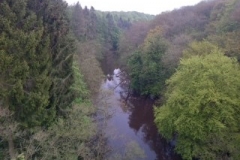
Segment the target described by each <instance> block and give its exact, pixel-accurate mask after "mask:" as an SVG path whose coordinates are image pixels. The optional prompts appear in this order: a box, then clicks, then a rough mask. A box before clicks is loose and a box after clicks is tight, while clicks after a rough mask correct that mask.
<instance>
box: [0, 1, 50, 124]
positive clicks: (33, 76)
mask: <svg viewBox="0 0 240 160" xmlns="http://www.w3.org/2000/svg"><path fill="white" fill-rule="evenodd" d="M0 24H1V25H0V30H1V33H0V46H1V47H0V48H1V51H0V52H1V53H0V57H1V58H0V70H1V81H0V84H1V86H2V87H0V95H1V99H2V103H3V104H4V106H5V107H7V108H9V109H11V110H12V111H14V114H15V118H16V120H18V121H20V122H21V124H22V125H23V126H25V127H31V126H35V125H41V124H42V123H44V122H47V121H51V120H52V119H53V117H52V115H53V114H54V111H53V110H51V109H47V108H46V106H48V105H49V92H48V91H49V89H50V85H51V79H50V77H49V74H50V70H49V67H50V55H49V52H48V51H49V50H48V48H49V39H48V38H44V37H43V35H44V27H43V23H42V21H41V19H38V18H37V16H36V15H35V14H34V13H33V12H32V11H31V10H29V9H28V8H27V0H19V1H11V0H5V1H3V2H1V3H0Z"/></svg>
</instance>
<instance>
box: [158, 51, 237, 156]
mask: <svg viewBox="0 0 240 160" xmlns="http://www.w3.org/2000/svg"><path fill="white" fill-rule="evenodd" d="M199 49H201V48H199ZM199 52H201V51H199ZM209 53H211V54H205V55H194V56H191V57H190V58H184V59H182V60H181V62H180V65H179V67H178V69H177V71H176V73H175V74H174V75H173V76H172V77H171V78H170V79H169V80H168V81H167V85H168V87H167V93H166V102H165V103H164V105H163V106H161V107H159V108H155V123H156V125H157V127H158V129H159V132H160V133H161V134H162V135H163V136H164V137H166V138H167V139H173V138H176V141H177V142H176V151H177V152H178V153H179V154H181V155H182V157H183V158H184V159H192V158H193V157H194V158H200V159H222V158H227V157H232V158H234V159H238V158H239V156H240V154H239V149H240V148H239V147H240V145H239V144H240V127H239V123H240V118H239V114H240V100H239V91H240V72H239V71H240V70H239V64H238V63H237V60H236V59H232V58H228V57H226V56H224V55H223V53H221V52H220V51H216V50H215V51H214V52H212V51H211V50H209ZM193 54H194V52H193Z"/></svg>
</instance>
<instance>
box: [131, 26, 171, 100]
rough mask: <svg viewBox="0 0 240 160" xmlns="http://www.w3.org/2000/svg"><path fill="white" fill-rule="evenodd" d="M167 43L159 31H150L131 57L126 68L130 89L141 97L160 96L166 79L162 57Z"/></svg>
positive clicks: (157, 29)
mask: <svg viewBox="0 0 240 160" xmlns="http://www.w3.org/2000/svg"><path fill="white" fill-rule="evenodd" d="M166 50H167V43H166V41H165V40H164V38H163V37H162V35H161V29H160V28H155V29H154V30H152V31H150V32H149V34H148V36H147V38H146V39H145V41H144V44H143V46H142V48H141V51H139V52H136V53H135V54H133V55H132V57H131V58H130V60H129V63H128V67H129V71H130V73H129V74H130V78H131V86H132V88H133V89H134V90H135V91H137V92H138V93H141V94H143V95H150V94H151V95H154V96H158V95H160V93H161V91H162V90H163V88H164V84H165V80H166V78H167V76H168V75H167V69H165V68H164V65H163V63H162V57H163V55H164V54H165V52H166Z"/></svg>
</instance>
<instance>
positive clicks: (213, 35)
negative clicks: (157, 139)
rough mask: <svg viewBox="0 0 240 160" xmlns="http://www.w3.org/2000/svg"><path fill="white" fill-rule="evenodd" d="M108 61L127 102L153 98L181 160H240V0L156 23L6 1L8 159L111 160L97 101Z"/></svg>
mask: <svg viewBox="0 0 240 160" xmlns="http://www.w3.org/2000/svg"><path fill="white" fill-rule="evenodd" d="M109 56H111V57H113V58H114V59H115V60H114V63H116V65H117V66H119V68H121V70H122V71H124V73H125V74H126V76H127V78H128V79H129V90H128V92H129V93H128V95H134V96H139V97H144V98H147V99H153V100H154V111H153V112H154V123H155V125H156V127H157V129H158V132H159V134H160V135H162V136H163V137H164V138H165V139H166V140H167V141H169V142H171V141H175V142H176V144H175V146H174V148H175V149H174V151H175V152H176V153H177V154H178V155H180V157H181V158H182V159H184V160H185V159H186V160H192V159H200V160H205V159H206V160H238V159H240V152H239V151H240V125H239V124H240V116H239V115H240V99H239V97H240V66H239V63H240V0H204V1H201V2H200V3H198V4H196V5H195V6H186V7H182V8H179V9H175V10H173V11H167V12H162V13H159V14H158V15H156V16H153V15H148V14H144V13H139V12H135V11H134V12H103V11H99V10H97V9H95V8H94V7H90V8H87V7H84V6H81V4H80V3H76V4H74V5H68V4H67V3H66V2H65V1H63V0H0V159H3V160H5V159H6V160H8V159H11V160H52V159H57V160H82V159H84V160H92V159H93V160H103V159H111V158H109V154H110V152H111V149H110V147H109V146H108V143H107V137H106V135H104V129H105V128H104V127H102V126H101V125H100V121H101V122H104V121H107V119H108V116H109V115H107V114H108V113H106V111H104V110H102V108H101V107H100V106H104V105H106V104H105V103H104V102H102V101H101V98H99V92H100V91H99V90H100V86H101V82H102V80H103V78H104V77H105V75H104V73H103V70H102V65H103V64H104V63H106V58H108V57H109ZM103 96H107V95H103ZM126 150H128V149H126ZM134 156H135V153H134V150H131V149H129V151H128V152H126V153H125V154H124V155H120V157H118V159H126V160H128V159H129V160H132V159H138V158H137V157H134ZM116 159H117V158H116Z"/></svg>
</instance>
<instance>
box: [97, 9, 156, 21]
mask: <svg viewBox="0 0 240 160" xmlns="http://www.w3.org/2000/svg"><path fill="white" fill-rule="evenodd" d="M99 12H100V13H102V14H106V15H107V14H111V15H112V16H113V17H114V19H115V20H117V19H119V18H120V17H121V18H122V19H123V20H128V21H130V22H137V21H149V20H153V19H154V17H155V16H154V15H150V14H145V13H141V12H136V11H129V12H124V11H120V12H117V11H112V12H102V11H99Z"/></svg>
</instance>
